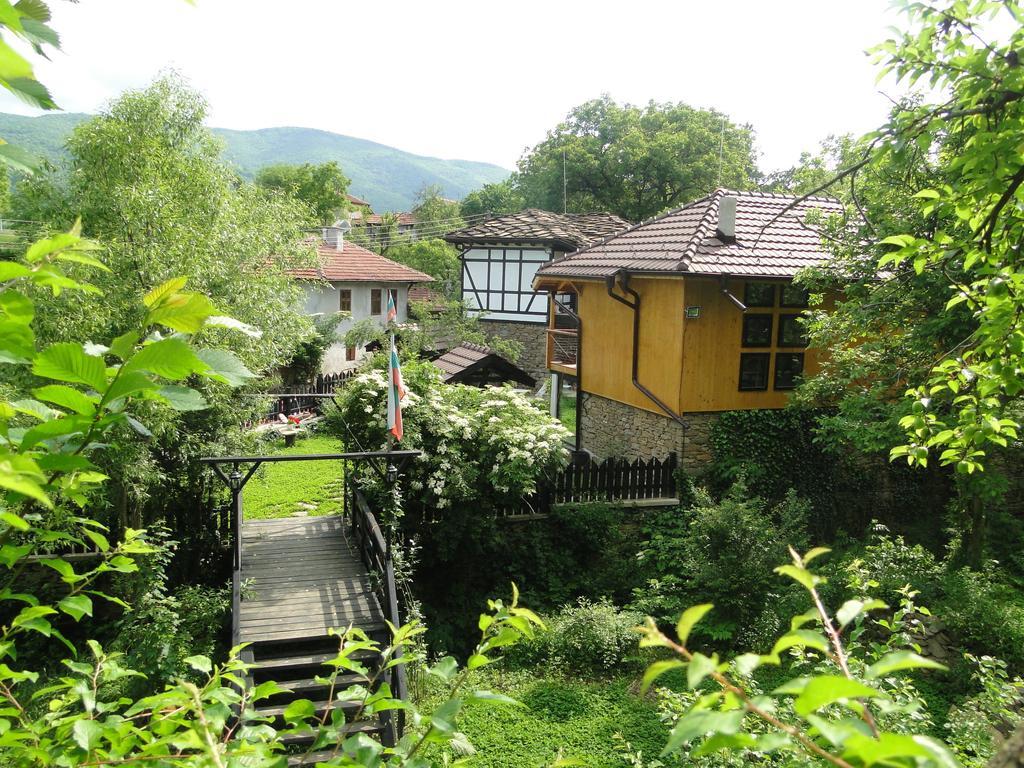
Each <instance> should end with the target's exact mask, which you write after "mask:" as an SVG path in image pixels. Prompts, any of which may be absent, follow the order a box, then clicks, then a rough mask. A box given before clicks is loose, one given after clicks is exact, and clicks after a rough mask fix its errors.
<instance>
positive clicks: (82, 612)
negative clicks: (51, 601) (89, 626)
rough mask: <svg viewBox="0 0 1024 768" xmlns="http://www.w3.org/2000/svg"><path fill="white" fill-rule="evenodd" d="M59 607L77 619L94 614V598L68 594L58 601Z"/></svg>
mask: <svg viewBox="0 0 1024 768" xmlns="http://www.w3.org/2000/svg"><path fill="white" fill-rule="evenodd" d="M57 607H58V608H60V609H61V610H62V611H63V612H64V613H66V614H67V615H68V616H70V617H71V618H73V619H74V620H75V621H78V620H79V619H81V618H82V617H83V616H92V600H90V599H89V597H87V596H86V595H68V596H67V597H65V598H64V599H63V600H61V601H60V602H59V603H57Z"/></svg>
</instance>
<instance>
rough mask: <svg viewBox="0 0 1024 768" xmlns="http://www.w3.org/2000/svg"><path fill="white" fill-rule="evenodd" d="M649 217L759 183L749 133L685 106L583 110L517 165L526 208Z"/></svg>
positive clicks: (595, 105)
mask: <svg viewBox="0 0 1024 768" xmlns="http://www.w3.org/2000/svg"><path fill="white" fill-rule="evenodd" d="M563 173H564V192H565V197H564V203H565V207H566V208H567V209H568V210H569V211H577V212H583V211H595V210H601V211H608V212H610V213H615V214H618V215H619V216H622V217H623V218H625V219H629V220H630V221H639V220H641V219H646V218H649V217H651V216H653V215H655V214H657V213H660V212H661V211H664V210H665V209H667V208H671V207H673V206H676V205H681V204H683V203H685V202H688V201H690V200H693V199H695V198H697V197H700V196H701V195H704V194H707V193H709V192H711V191H712V190H714V189H715V188H716V187H720V186H724V187H736V188H745V187H747V186H749V185H750V184H751V182H752V181H753V180H755V179H756V178H757V168H756V164H755V153H754V132H753V130H752V128H751V127H750V126H749V125H736V124H735V123H732V122H731V121H730V120H729V119H728V117H727V116H726V115H724V114H722V113H720V112H717V111H715V110H706V109H695V108H693V107H690V106H687V105H686V104H681V103H680V104H658V103H656V102H653V101H652V102H650V103H649V104H647V106H645V107H637V106H633V105H631V104H625V105H621V106H620V105H619V104H616V103H615V102H614V101H612V99H611V97H609V96H607V95H605V96H602V97H601V98H600V99H594V100H592V101H588V102H586V103H585V104H581V105H580V106H578V107H576V108H575V109H573V110H572V112H570V113H569V115H568V117H567V118H566V120H565V121H564V122H562V123H559V124H558V125H557V126H556V127H555V128H554V129H552V130H551V131H549V132H548V135H547V138H545V139H544V141H542V142H541V143H540V144H538V145H537V146H535V147H534V148H533V149H531V150H530V151H529V152H527V153H526V154H525V155H524V156H523V158H522V159H521V160H520V161H519V177H518V187H519V189H520V191H521V192H522V195H523V197H524V198H525V200H526V202H527V203H528V204H529V205H531V206H535V207H538V208H545V209H547V210H551V211H561V210H562V207H563Z"/></svg>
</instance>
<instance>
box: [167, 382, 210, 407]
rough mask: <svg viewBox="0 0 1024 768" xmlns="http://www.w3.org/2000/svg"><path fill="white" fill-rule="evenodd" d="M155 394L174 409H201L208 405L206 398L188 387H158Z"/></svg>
mask: <svg viewBox="0 0 1024 768" xmlns="http://www.w3.org/2000/svg"><path fill="white" fill-rule="evenodd" d="M156 394H158V395H159V396H160V397H161V398H162V399H164V400H166V401H167V403H168V405H170V406H171V408H173V409H174V410H176V411H201V410H203V409H204V408H209V407H210V404H209V403H208V402H206V398H204V397H203V396H202V395H201V394H200V393H199V392H197V391H196V390H194V389H191V388H190V387H177V386H173V385H168V386H165V387H160V388H159V389H158V390H157V391H156Z"/></svg>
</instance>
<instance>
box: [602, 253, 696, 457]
mask: <svg viewBox="0 0 1024 768" xmlns="http://www.w3.org/2000/svg"><path fill="white" fill-rule="evenodd" d="M616 281H618V283H619V287H620V288H622V291H623V293H628V294H629V295H630V296H632V297H633V301H632V302H630V301H627V300H626V299H624V298H623V297H622V296H619V295H618V294H617V293H615V283H616ZM605 289H606V290H607V291H608V295H609V296H611V297H612V298H613V299H615V300H616V301H617V302H619V303H620V304H625V305H626V306H627V307H629V308H630V310H632V312H633V367H632V377H633V386H634V387H636V388H637V389H639V390H640V391H641V392H643V394H644V396H646V397H647V399H648V400H650V401H651V402H652V403H654V404H655V405H656V406H658V408H660V409H661V410H662V412H663V413H664V414H665V415H666V416H668V417H669V418H670V419H672V421H674V422H676V424H678V425H679V426H681V427H682V428H683V441H684V445H685V440H686V430H687V429H689V427H690V423H689V422H688V421H687V420H686V419H684V418H683V417H682V416H680V415H679V414H678V413H676V412H675V411H673V410H672V409H671V408H670V407H669V406H668V405H666V404H665V403H664V402H662V400H661V399H660V398H659V397H658V396H657V395H656V394H654V393H653V392H651V390H649V389H648V388H647V387H645V386H644V385H643V384H641V383H640V380H639V378H638V377H637V371H638V369H639V367H640V294H639V293H637V292H636V291H634V290H633V289H632V288H630V287H629V271H628V270H625V269H620V270H619V271H618V272H616V273H615V274H614V275H612V276H611V277H610V278H608V279H607V280H606V281H605ZM682 459H683V457H682V455H680V457H679V461H680V466H682Z"/></svg>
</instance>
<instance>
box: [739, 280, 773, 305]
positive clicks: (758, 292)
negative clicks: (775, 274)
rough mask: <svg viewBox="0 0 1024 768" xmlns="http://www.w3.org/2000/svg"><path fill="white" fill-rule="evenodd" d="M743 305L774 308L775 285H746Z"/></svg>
mask: <svg viewBox="0 0 1024 768" xmlns="http://www.w3.org/2000/svg"><path fill="white" fill-rule="evenodd" d="M743 303H744V304H746V305H747V306H748V307H774V306H775V285H774V284H773V283H746V284H745V285H744V287H743Z"/></svg>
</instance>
